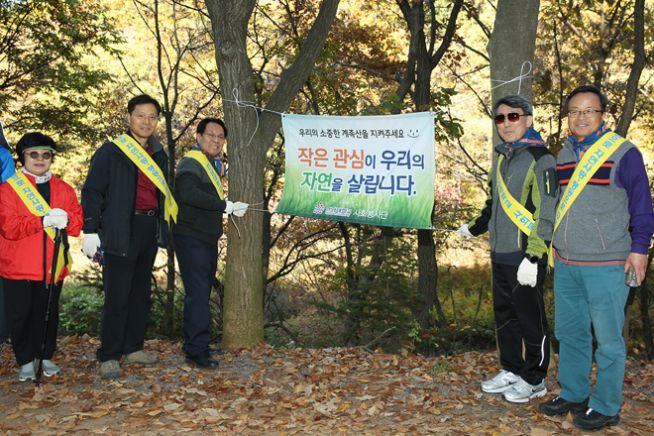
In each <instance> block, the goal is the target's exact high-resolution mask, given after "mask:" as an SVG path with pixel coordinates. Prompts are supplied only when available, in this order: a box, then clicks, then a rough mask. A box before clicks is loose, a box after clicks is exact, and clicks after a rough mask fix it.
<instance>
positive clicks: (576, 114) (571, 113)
mask: <svg viewBox="0 0 654 436" xmlns="http://www.w3.org/2000/svg"><path fill="white" fill-rule="evenodd" d="M598 112H599V113H603V112H604V111H603V110H599V109H584V110H583V111H580V110H577V109H572V110H569V111H568V117H570V118H577V117H579V116H582V115H583V116H584V117H587V116H589V115H592V114H595V113H598Z"/></svg>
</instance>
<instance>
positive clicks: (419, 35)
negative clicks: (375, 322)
mask: <svg viewBox="0 0 654 436" xmlns="http://www.w3.org/2000/svg"><path fill="white" fill-rule="evenodd" d="M397 3H398V6H399V7H400V10H401V11H402V14H403V16H404V19H405V21H406V22H407V26H408V28H409V31H410V32H411V42H410V45H409V54H408V58H407V75H406V76H405V78H404V80H403V81H402V83H400V86H399V88H398V90H397V93H398V95H399V96H400V98H401V99H403V98H404V96H405V95H406V93H407V92H408V91H409V87H410V85H411V83H413V84H414V93H413V102H414V105H415V109H416V111H417V112H423V111H428V110H430V109H431V73H432V71H433V70H434V68H436V66H437V65H438V63H439V62H440V60H441V59H442V57H443V54H444V53H445V52H446V51H447V48H448V47H449V45H450V43H451V41H452V37H453V36H454V32H455V29H456V20H457V17H458V14H459V12H460V10H461V8H462V6H463V2H462V1H460V0H458V1H456V2H454V4H453V5H452V11H451V13H450V17H449V19H448V23H447V29H446V30H445V34H444V35H443V39H442V41H441V43H440V44H439V46H438V48H437V49H435V48H436V44H435V42H436V41H435V37H436V35H435V28H436V18H435V16H434V13H435V5H434V1H433V0H430V1H429V2H428V6H429V10H430V11H431V21H430V28H431V32H430V38H429V41H427V38H426V36H425V6H424V4H423V3H424V2H423V1H416V2H413V3H412V4H411V5H410V4H409V2H407V1H406V0H398V1H397ZM428 42H429V48H428V46H427V44H428ZM432 214H433V211H432ZM437 285H438V265H437V263H436V244H435V243H434V235H433V231H432V230H418V289H417V299H416V300H417V301H416V302H417V304H416V305H415V308H414V311H413V315H414V316H415V318H416V320H417V321H418V323H419V324H420V327H421V328H422V329H427V328H429V327H430V324H431V316H430V312H431V309H432V308H434V307H435V308H436V311H437V313H438V317H439V324H443V323H444V321H445V315H444V314H443V310H442V308H441V305H440V301H439V300H438V293H437Z"/></svg>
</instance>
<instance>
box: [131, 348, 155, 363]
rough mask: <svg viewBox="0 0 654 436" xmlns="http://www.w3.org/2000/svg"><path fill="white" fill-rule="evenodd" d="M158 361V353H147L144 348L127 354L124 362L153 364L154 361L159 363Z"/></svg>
mask: <svg viewBox="0 0 654 436" xmlns="http://www.w3.org/2000/svg"><path fill="white" fill-rule="evenodd" d="M158 361H159V357H158V356H157V355H156V354H153V353H146V352H145V351H143V350H139V351H135V352H133V353H129V354H128V355H126V356H125V360H124V361H123V363H127V364H130V363H140V364H142V365H152V364H153V363H157V362H158Z"/></svg>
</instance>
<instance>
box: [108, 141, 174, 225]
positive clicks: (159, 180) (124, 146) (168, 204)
mask: <svg viewBox="0 0 654 436" xmlns="http://www.w3.org/2000/svg"><path fill="white" fill-rule="evenodd" d="M112 142H113V143H114V144H116V146H117V147H118V148H119V149H120V151H122V152H123V153H124V154H125V156H127V157H128V158H129V160H131V161H132V162H133V163H134V165H136V167H137V168H138V169H139V170H141V172H143V174H145V176H146V177H147V178H148V179H149V180H150V181H151V182H152V183H154V186H156V187H157V189H159V191H161V193H163V195H164V197H165V202H164V218H165V220H166V222H168V223H170V218H172V219H173V221H175V222H177V212H178V210H179V208H178V207H177V203H176V202H175V199H174V198H173V194H172V192H170V188H169V187H168V183H166V177H165V175H164V174H163V173H162V172H161V168H159V166H158V165H157V163H156V162H155V161H154V160H153V159H152V157H150V155H149V154H148V153H147V152H146V151H145V150H144V149H143V147H141V145H139V144H138V143H137V142H136V141H134V139H133V138H132V137H131V136H129V135H126V134H125V135H120V136H119V137H118V138H116V139H114V140H113V141H112Z"/></svg>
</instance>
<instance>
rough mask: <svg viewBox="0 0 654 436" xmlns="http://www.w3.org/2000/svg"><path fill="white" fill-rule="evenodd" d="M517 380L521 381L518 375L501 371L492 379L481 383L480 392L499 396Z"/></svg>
mask: <svg viewBox="0 0 654 436" xmlns="http://www.w3.org/2000/svg"><path fill="white" fill-rule="evenodd" d="M518 380H522V379H521V378H520V376H519V375H516V374H514V373H512V372H510V371H507V370H505V369H503V370H501V371H500V372H498V373H497V374H495V376H494V377H493V378H491V379H488V380H486V381H485V382H483V383H482V384H481V390H482V391H484V392H486V393H489V394H499V393H500V392H504V391H505V390H507V389H509V388H510V387H511V385H513V384H515V383H517V382H518Z"/></svg>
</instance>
